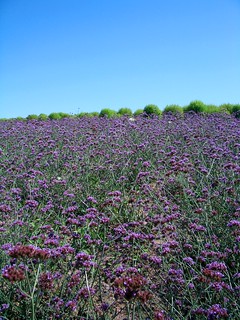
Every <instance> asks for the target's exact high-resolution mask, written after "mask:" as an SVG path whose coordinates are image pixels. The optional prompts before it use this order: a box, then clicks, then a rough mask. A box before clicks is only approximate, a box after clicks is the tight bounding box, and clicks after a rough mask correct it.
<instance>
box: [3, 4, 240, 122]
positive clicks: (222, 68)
mask: <svg viewBox="0 0 240 320" xmlns="http://www.w3.org/2000/svg"><path fill="white" fill-rule="evenodd" d="M196 99H198V100H202V101H203V102H205V103H211V104H217V105H219V104H222V103H225V102H229V103H240V0H21V1H20V0H0V118H3V117H6V118H10V117H17V116H23V117H26V116H27V115H29V114H40V113H46V114H50V113H51V112H60V111H62V112H68V113H77V112H82V111H86V112H91V111H100V110H101V109H103V108H111V109H114V110H118V109H119V108H121V107H128V108H131V109H132V110H133V111H135V110H136V109H139V108H144V106H145V105H147V104H150V103H153V104H156V105H158V106H159V108H161V109H163V108H164V107H165V106H166V105H169V104H179V105H181V106H184V105H187V104H188V103H189V102H190V101H192V100H196Z"/></svg>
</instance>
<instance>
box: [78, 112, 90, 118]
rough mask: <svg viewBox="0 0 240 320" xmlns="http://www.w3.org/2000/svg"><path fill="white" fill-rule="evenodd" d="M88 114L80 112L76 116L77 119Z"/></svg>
mask: <svg viewBox="0 0 240 320" xmlns="http://www.w3.org/2000/svg"><path fill="white" fill-rule="evenodd" d="M87 116H88V113H87V112H80V113H78V114H77V115H76V117H77V118H83V117H87Z"/></svg>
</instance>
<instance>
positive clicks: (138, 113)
mask: <svg viewBox="0 0 240 320" xmlns="http://www.w3.org/2000/svg"><path fill="white" fill-rule="evenodd" d="M143 112H144V111H143V109H137V110H136V111H135V112H134V113H133V115H134V116H139V115H140V114H143Z"/></svg>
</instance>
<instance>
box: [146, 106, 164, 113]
mask: <svg viewBox="0 0 240 320" xmlns="http://www.w3.org/2000/svg"><path fill="white" fill-rule="evenodd" d="M143 111H144V112H145V113H146V114H147V115H154V114H156V115H160V114H161V113H162V112H161V110H160V109H159V108H158V106H156V105H155V104H148V105H146V107H145V108H144V109H143Z"/></svg>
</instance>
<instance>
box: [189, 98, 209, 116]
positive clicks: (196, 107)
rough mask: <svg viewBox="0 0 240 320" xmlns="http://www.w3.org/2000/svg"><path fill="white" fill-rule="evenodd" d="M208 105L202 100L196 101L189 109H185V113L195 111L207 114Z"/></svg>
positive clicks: (192, 102) (190, 104)
mask: <svg viewBox="0 0 240 320" xmlns="http://www.w3.org/2000/svg"><path fill="white" fill-rule="evenodd" d="M205 110H206V105H205V104H204V103H203V102H202V101H200V100H194V101H191V102H190V103H189V105H188V106H187V107H185V108H184V111H185V112H188V111H194V112H196V113H199V112H205Z"/></svg>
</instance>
